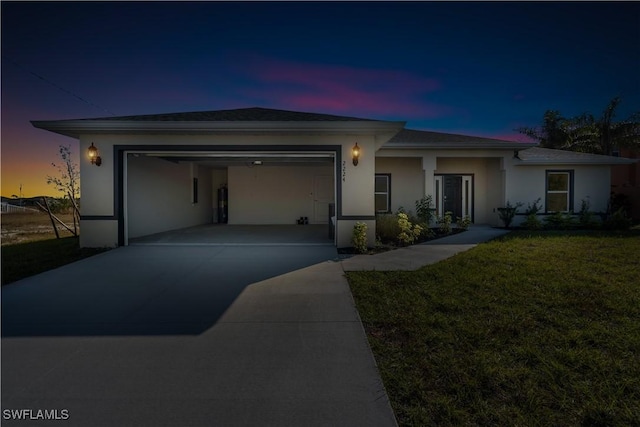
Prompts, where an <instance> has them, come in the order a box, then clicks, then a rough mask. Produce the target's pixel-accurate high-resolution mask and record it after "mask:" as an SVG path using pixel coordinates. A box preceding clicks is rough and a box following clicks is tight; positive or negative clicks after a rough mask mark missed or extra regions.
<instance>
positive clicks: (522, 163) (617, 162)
mask: <svg viewBox="0 0 640 427" xmlns="http://www.w3.org/2000/svg"><path fill="white" fill-rule="evenodd" d="M636 162H637V160H636V159H627V158H622V157H621V158H618V160H615V161H614V160H520V161H519V162H518V163H516V164H515V166H540V165H604V166H606V165H610V166H611V165H613V166H615V165H631V164H633V163H636Z"/></svg>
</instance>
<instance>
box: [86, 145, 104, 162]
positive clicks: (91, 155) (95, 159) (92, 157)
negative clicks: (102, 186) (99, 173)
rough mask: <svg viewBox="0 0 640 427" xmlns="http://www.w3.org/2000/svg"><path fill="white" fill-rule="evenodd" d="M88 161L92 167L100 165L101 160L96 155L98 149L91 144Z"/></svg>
mask: <svg viewBox="0 0 640 427" xmlns="http://www.w3.org/2000/svg"><path fill="white" fill-rule="evenodd" d="M89 160H91V164H92V165H96V166H100V165H101V164H102V158H101V157H100V156H99V155H98V148H97V147H96V146H95V145H93V142H92V143H91V147H89Z"/></svg>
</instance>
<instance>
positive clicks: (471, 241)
mask: <svg viewBox="0 0 640 427" xmlns="http://www.w3.org/2000/svg"><path fill="white" fill-rule="evenodd" d="M506 233H508V231H507V230H503V229H498V228H493V227H489V226H484V225H474V226H471V227H469V229H468V230H467V231H465V232H464V233H458V234H454V235H451V236H447V237H443V238H440V239H436V240H432V241H430V242H426V243H423V244H420V245H413V246H409V247H406V248H400V249H395V250H392V251H388V252H382V253H380V254H376V255H357V256H354V257H352V258H348V259H346V260H344V261H342V266H343V268H344V271H374V270H375V271H397V270H409V271H412V270H417V269H419V268H422V267H424V266H425V265H429V264H434V263H436V262H438V261H442V260H444V259H447V258H449V257H452V256H453V255H455V254H457V253H460V252H464V251H467V250H469V249H471V248H473V247H474V246H476V245H478V244H479V243H483V242H487V241H489V240H492V239H495V238H497V237H500V236H502V235H504V234H506Z"/></svg>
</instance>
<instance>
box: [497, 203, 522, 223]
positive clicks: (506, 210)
mask: <svg viewBox="0 0 640 427" xmlns="http://www.w3.org/2000/svg"><path fill="white" fill-rule="evenodd" d="M520 206H522V203H520V202H518V203H516V204H515V205H512V204H511V203H510V202H509V201H508V200H507V204H506V205H505V207H503V208H498V213H499V216H500V220H501V221H502V223H503V224H504V227H505V228H509V226H510V225H511V222H513V218H514V217H515V216H516V213H517V212H518V208H519V207H520Z"/></svg>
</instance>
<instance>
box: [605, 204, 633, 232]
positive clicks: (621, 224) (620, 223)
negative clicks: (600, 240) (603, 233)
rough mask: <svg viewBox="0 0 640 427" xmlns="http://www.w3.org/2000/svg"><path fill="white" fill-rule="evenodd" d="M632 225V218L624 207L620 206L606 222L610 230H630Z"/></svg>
mask: <svg viewBox="0 0 640 427" xmlns="http://www.w3.org/2000/svg"><path fill="white" fill-rule="evenodd" d="M630 227H631V218H629V217H628V216H627V212H626V210H625V208H624V207H621V208H619V209H618V210H617V211H615V212H614V213H613V215H611V216H609V218H607V219H606V221H605V222H604V228H606V229H609V230H628V229H629V228H630Z"/></svg>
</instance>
